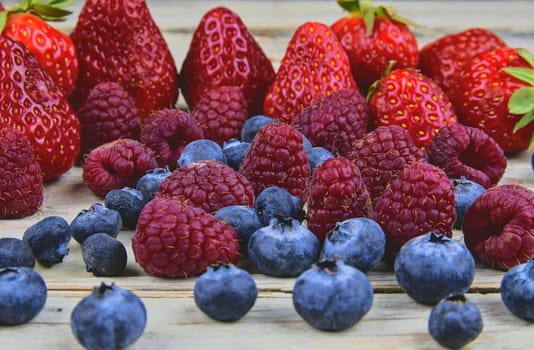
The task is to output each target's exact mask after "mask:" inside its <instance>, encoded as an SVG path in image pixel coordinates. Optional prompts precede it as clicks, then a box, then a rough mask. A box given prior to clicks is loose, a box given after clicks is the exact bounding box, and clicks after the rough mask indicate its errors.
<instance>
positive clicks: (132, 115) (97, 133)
mask: <svg viewBox="0 0 534 350" xmlns="http://www.w3.org/2000/svg"><path fill="white" fill-rule="evenodd" d="M77 115H78V119H79V120H80V127H81V132H82V150H81V152H80V154H81V155H82V156H83V155H84V154H87V153H89V152H90V151H91V150H92V149H94V148H96V147H98V146H100V145H102V144H104V143H108V142H111V141H115V140H117V139H120V138H129V139H138V138H139V134H140V120H139V114H137V108H135V101H134V100H133V98H132V97H131V96H130V95H128V93H127V92H126V91H125V90H124V89H123V87H122V86H121V85H120V84H118V83H114V82H104V83H98V84H97V85H95V87H94V88H93V89H91V92H90V93H89V96H87V99H86V100H85V101H84V103H83V104H82V106H81V107H80V109H79V110H78V113H77Z"/></svg>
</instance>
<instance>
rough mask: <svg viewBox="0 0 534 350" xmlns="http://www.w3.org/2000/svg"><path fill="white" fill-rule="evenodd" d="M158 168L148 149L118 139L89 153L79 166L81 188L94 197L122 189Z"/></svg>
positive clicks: (134, 183) (140, 144)
mask: <svg viewBox="0 0 534 350" xmlns="http://www.w3.org/2000/svg"><path fill="white" fill-rule="evenodd" d="M157 166H158V163H157V162H156V159H155V158H154V156H153V155H152V151H151V150H150V148H148V147H146V146H145V145H143V144H142V143H140V142H139V141H136V140H132V139H118V140H115V141H112V142H108V143H105V144H103V145H101V146H99V147H97V148H95V149H94V150H92V151H91V152H90V153H89V154H88V155H87V157H86V158H85V161H84V163H83V174H82V179H83V182H84V184H85V185H86V186H87V187H88V188H89V189H90V190H91V191H92V192H93V193H95V194H96V195H97V196H102V197H104V196H105V195H106V194H107V193H108V192H109V191H111V190H114V189H120V188H123V187H132V188H135V185H136V183H137V180H139V178H140V177H141V176H143V175H145V173H146V172H147V171H148V170H150V169H154V168H156V167H157Z"/></svg>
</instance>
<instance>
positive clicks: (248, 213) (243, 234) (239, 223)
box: [215, 205, 263, 257]
mask: <svg viewBox="0 0 534 350" xmlns="http://www.w3.org/2000/svg"><path fill="white" fill-rule="evenodd" d="M215 217H216V218H217V219H220V220H223V221H224V222H226V223H227V224H228V225H230V226H232V227H233V228H234V229H235V231H236V233H237V239H238V240H239V253H240V254H241V256H243V257H246V256H248V241H249V238H250V236H251V235H252V234H253V233H254V232H255V231H256V230H257V229H259V228H260V227H262V226H263V224H262V222H261V221H260V218H259V217H258V214H257V213H256V211H255V210H254V209H252V208H249V207H247V206H246V205H230V206H228V207H224V208H221V209H219V210H217V212H215Z"/></svg>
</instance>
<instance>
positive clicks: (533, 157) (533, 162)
mask: <svg viewBox="0 0 534 350" xmlns="http://www.w3.org/2000/svg"><path fill="white" fill-rule="evenodd" d="M530 164H531V165H532V170H534V152H532V156H531V157H530Z"/></svg>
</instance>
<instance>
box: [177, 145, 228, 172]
mask: <svg viewBox="0 0 534 350" xmlns="http://www.w3.org/2000/svg"><path fill="white" fill-rule="evenodd" d="M199 160H218V161H220V162H223V163H225V164H226V163H227V160H226V156H225V155H224V152H223V150H222V147H221V146H219V144H218V143H217V142H215V141H212V140H208V139H200V140H195V141H192V142H190V143H188V144H187V145H186V146H185V147H184V150H183V151H182V154H180V157H179V158H178V161H177V165H178V167H183V166H184V165H187V164H189V163H193V162H198V161H199Z"/></svg>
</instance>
